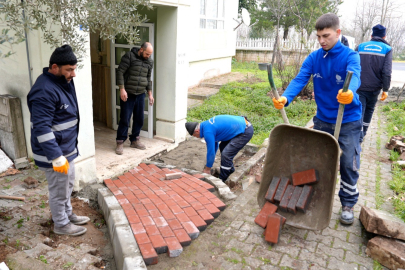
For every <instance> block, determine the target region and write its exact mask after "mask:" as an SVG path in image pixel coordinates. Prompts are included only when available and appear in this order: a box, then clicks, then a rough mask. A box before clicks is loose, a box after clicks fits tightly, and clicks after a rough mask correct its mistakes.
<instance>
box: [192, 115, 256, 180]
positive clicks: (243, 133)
mask: <svg viewBox="0 0 405 270" xmlns="http://www.w3.org/2000/svg"><path fill="white" fill-rule="evenodd" d="M186 129H187V131H188V133H189V134H190V135H191V136H194V137H196V138H204V140H205V143H206V145H207V163H206V164H205V166H204V170H203V172H204V173H208V174H209V173H210V172H211V167H212V165H213V164H214V161H215V155H216V153H217V151H218V148H219V151H220V152H221V169H220V173H219V178H220V179H221V180H222V181H223V182H225V181H226V180H227V179H228V177H229V175H230V174H232V173H233V172H234V171H235V168H234V166H233V158H234V157H235V156H236V154H237V153H238V152H239V151H240V150H241V149H242V148H243V147H244V146H245V145H246V144H247V143H248V142H249V141H250V139H251V138H252V136H253V126H252V124H251V123H250V122H249V121H248V120H247V118H246V117H244V116H233V115H218V116H214V117H212V118H211V119H209V120H207V121H204V122H202V123H197V122H188V123H186Z"/></svg>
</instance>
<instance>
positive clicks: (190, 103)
mask: <svg viewBox="0 0 405 270" xmlns="http://www.w3.org/2000/svg"><path fill="white" fill-rule="evenodd" d="M203 103H204V101H202V100H199V99H191V98H188V99H187V110H190V109H192V108H194V107H197V106H200V105H201V104H203Z"/></svg>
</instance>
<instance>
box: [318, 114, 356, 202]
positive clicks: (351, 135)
mask: <svg viewBox="0 0 405 270" xmlns="http://www.w3.org/2000/svg"><path fill="white" fill-rule="evenodd" d="M314 129H316V130H321V131H325V132H327V133H329V134H331V135H333V133H334V132H335V124H331V123H326V122H323V121H321V120H319V119H318V118H317V117H316V116H315V117H314ZM360 133H361V120H357V121H354V122H349V123H344V124H342V126H341V128H340V135H339V146H340V149H341V150H342V155H341V156H340V190H339V198H340V202H341V203H342V206H349V207H353V206H354V205H355V204H356V203H357V199H358V198H359V191H358V189H357V180H358V179H359V170H360V152H361V147H360V142H359V138H360Z"/></svg>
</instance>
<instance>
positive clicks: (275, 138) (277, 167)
mask: <svg viewBox="0 0 405 270" xmlns="http://www.w3.org/2000/svg"><path fill="white" fill-rule="evenodd" d="M259 68H260V69H261V70H267V72H268V78H269V82H270V86H271V87H272V89H273V94H274V95H275V97H276V99H278V98H279V95H278V92H277V90H276V87H275V84H274V80H273V75H272V67H271V65H270V64H264V65H263V64H262V66H260V64H259ZM351 75H352V73H350V74H348V76H346V80H345V83H344V87H343V91H347V89H348V86H349V83H350V79H351ZM341 107H343V108H341ZM343 110H344V105H343V106H342V104H341V105H340V107H339V113H338V119H337V123H336V131H335V137H334V136H332V135H330V134H329V133H326V132H323V131H318V130H314V129H309V128H305V127H298V126H293V125H290V124H288V118H287V115H286V114H285V111H284V108H283V109H282V110H281V114H282V116H283V119H284V122H285V124H280V125H277V126H276V127H274V128H273V129H272V131H271V133H270V137H269V146H268V148H267V153H266V158H265V160H264V167H263V172H262V180H261V183H260V188H259V192H258V194H257V201H258V204H259V206H260V207H263V205H264V204H265V202H266V199H265V196H266V193H267V190H268V188H269V185H270V182H271V180H272V179H273V177H274V176H278V177H282V176H284V177H288V178H290V180H291V175H292V174H293V173H296V172H301V171H305V170H309V169H316V170H317V171H318V172H319V181H318V183H316V184H314V185H313V188H314V193H313V196H312V199H311V201H310V204H309V206H308V208H307V210H306V213H301V212H298V211H297V213H296V214H292V213H287V212H281V211H279V210H278V211H279V212H280V214H281V215H282V216H284V217H285V218H286V219H287V220H286V223H287V224H288V225H290V226H293V227H297V228H302V229H308V230H322V229H324V228H326V227H327V226H328V225H329V222H330V218H331V215H332V208H333V201H334V197H335V187H336V180H337V172H338V163H339V157H340V148H339V143H338V137H339V132H340V126H341V122H342V117H343ZM339 119H340V120H339ZM339 121H340V122H339ZM336 133H337V137H336Z"/></svg>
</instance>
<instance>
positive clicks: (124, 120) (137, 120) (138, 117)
mask: <svg viewBox="0 0 405 270" xmlns="http://www.w3.org/2000/svg"><path fill="white" fill-rule="evenodd" d="M144 106H145V94H141V95H132V94H128V99H127V101H123V100H122V99H120V107H121V113H120V122H119V124H118V130H117V141H118V140H122V141H125V140H126V139H127V138H128V128H129V121H131V115H132V114H134V117H133V122H132V133H131V136H129V140H130V141H131V142H133V141H136V137H138V136H139V133H140V132H141V128H142V126H143V111H144Z"/></svg>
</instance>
